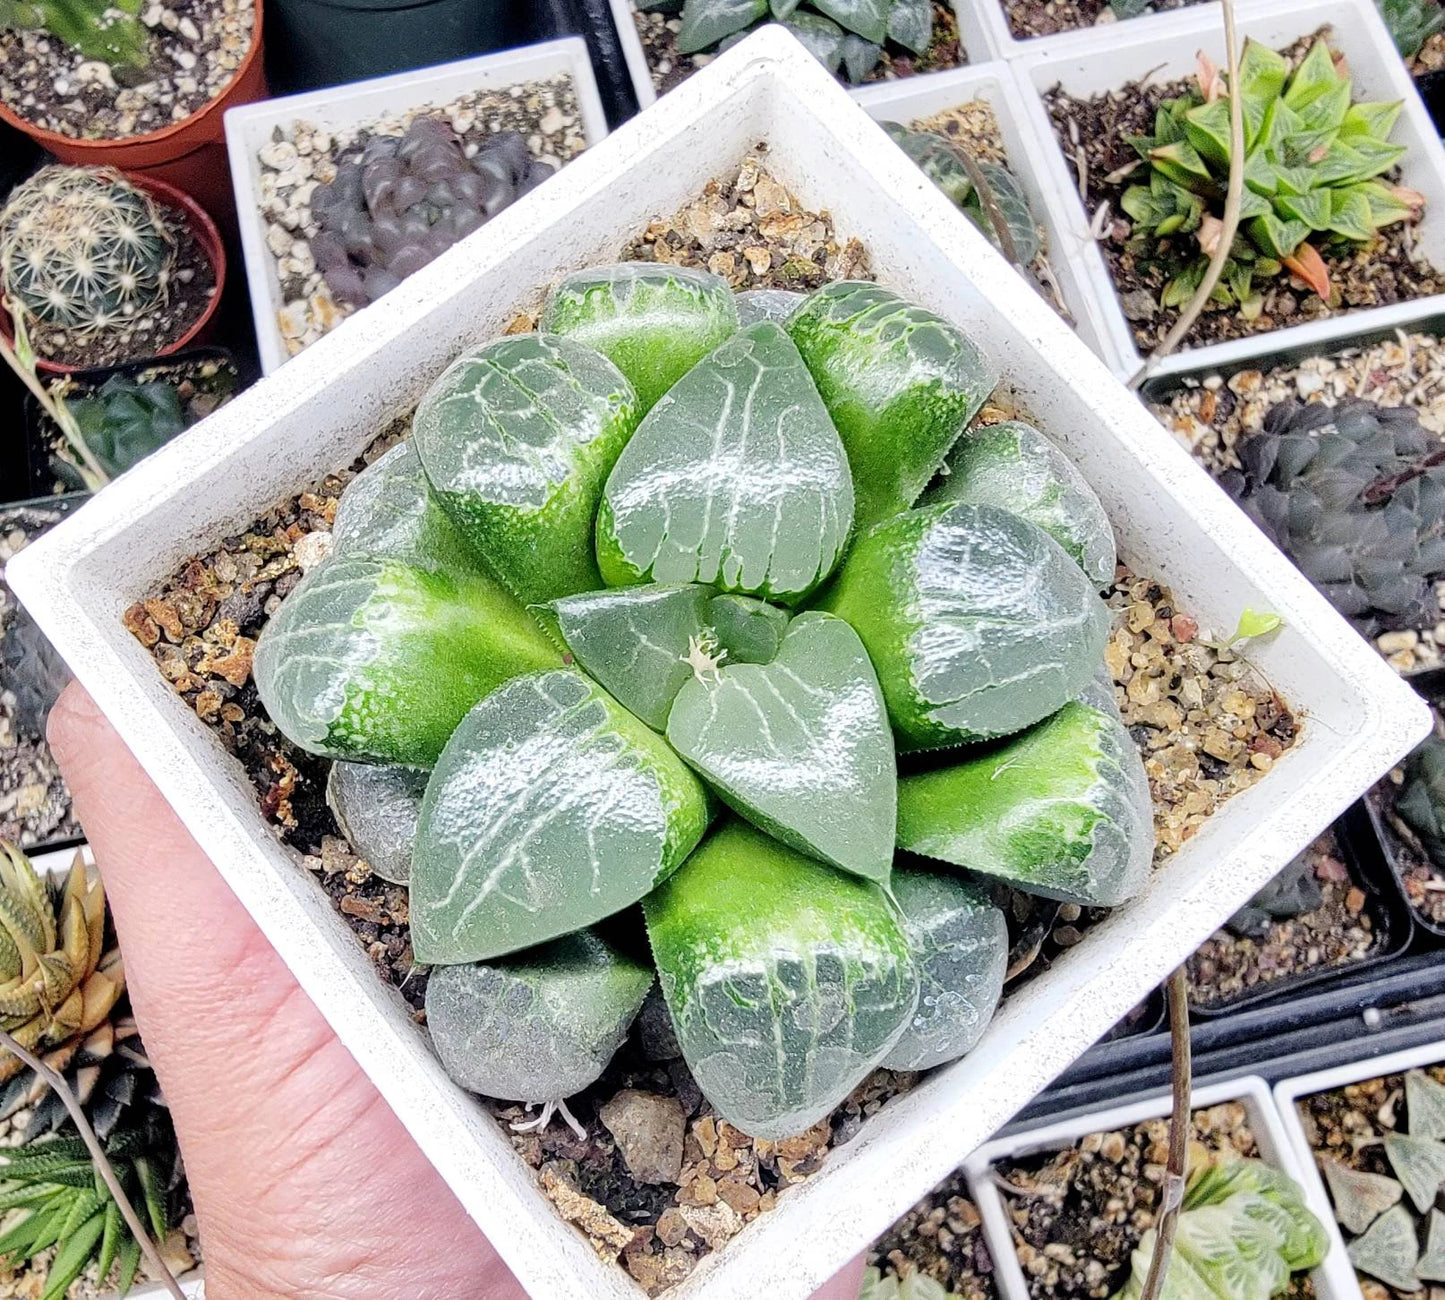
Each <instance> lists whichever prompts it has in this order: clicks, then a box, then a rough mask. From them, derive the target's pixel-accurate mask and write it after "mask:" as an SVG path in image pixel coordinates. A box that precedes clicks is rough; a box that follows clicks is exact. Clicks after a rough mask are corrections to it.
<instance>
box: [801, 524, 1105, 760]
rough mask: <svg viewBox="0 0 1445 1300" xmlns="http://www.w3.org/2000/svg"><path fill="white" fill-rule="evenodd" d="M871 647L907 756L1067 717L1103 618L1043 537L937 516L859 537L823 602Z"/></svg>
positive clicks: (1076, 571) (1093, 596) (1087, 588)
mask: <svg viewBox="0 0 1445 1300" xmlns="http://www.w3.org/2000/svg"><path fill="white" fill-rule="evenodd" d="M823 604H824V606H825V607H826V608H827V609H829V610H830V611H831V612H832V613H834V614H837V615H838V616H839V617H840V618H843V619H845V620H846V621H847V622H849V623H851V624H852V625H853V627H854V628H855V629H856V630H857V632H858V635H859V636H860V637H862V639H863V644H864V645H865V646H866V647H867V648H868V653H869V656H870V657H871V658H872V660H873V666H874V667H875V668H876V669H877V670H878V680H879V681H880V683H881V684H882V686H883V698H884V699H885V700H886V701H887V703H888V716H889V718H890V720H891V721H892V723H893V726H894V729H895V731H897V732H898V734H899V737H900V740H901V742H902V744H903V746H904V747H905V748H914V749H925V748H935V747H938V746H941V745H954V744H958V743H960V742H962V741H966V740H976V739H981V738H986V737H990V736H1005V735H1009V734H1011V733H1013V732H1016V731H1021V730H1022V729H1023V728H1025V727H1027V726H1030V725H1031V724H1033V723H1035V722H1038V721H1040V720H1041V719H1042V718H1044V717H1047V716H1048V715H1049V714H1051V713H1053V712H1055V711H1056V710H1058V709H1060V708H1062V707H1063V705H1064V704H1065V703H1067V702H1068V701H1069V700H1071V699H1072V698H1073V697H1074V696H1075V695H1077V694H1078V693H1079V691H1080V690H1082V689H1083V688H1084V686H1085V685H1086V684H1087V683H1088V681H1089V679H1090V678H1091V677H1092V676H1093V674H1094V670H1095V668H1096V667H1097V666H1098V664H1099V663H1100V661H1101V660H1102V658H1103V654H1104V642H1105V640H1106V639H1107V637H1108V634H1109V614H1108V610H1107V609H1106V608H1105V607H1104V603H1103V602H1102V601H1101V600H1100V599H1099V597H1098V595H1097V593H1096V592H1095V591H1094V590H1093V588H1092V587H1091V585H1090V582H1089V579H1088V578H1086V577H1085V576H1084V573H1083V570H1082V569H1080V568H1079V566H1078V565H1077V564H1075V563H1074V561H1073V559H1072V558H1071V557H1070V556H1069V553H1068V552H1067V551H1065V550H1064V548H1063V547H1062V546H1060V545H1059V544H1058V543H1057V542H1056V541H1054V539H1053V538H1052V537H1050V536H1049V535H1048V534H1047V533H1045V532H1044V531H1043V529H1041V528H1039V527H1037V526H1036V525H1035V524H1031V523H1029V522H1028V520H1026V519H1020V518H1019V517H1018V516H1017V515H1012V514H1009V513H1008V512H1006V511H1003V510H1000V509H998V508H997V507H996V506H974V505H935V506H926V507H922V508H920V509H917V510H910V511H907V512H906V513H904V514H900V515H896V516H895V517H894V518H892V519H890V520H888V521H887V522H885V523H882V524H879V525H878V526H877V527H875V528H874V529H872V531H871V532H868V533H865V534H864V535H863V536H862V537H861V538H859V539H858V541H857V542H855V543H854V545H853V549H852V550H851V551H850V552H849V555H848V559H847V561H846V563H845V564H844V565H843V568H842V570H841V572H840V573H839V576H838V579H837V581H836V582H835V583H834V584H833V585H832V587H831V588H830V589H829V591H828V593H827V595H826V596H825V598H824V601H823Z"/></svg>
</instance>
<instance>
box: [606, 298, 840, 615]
mask: <svg viewBox="0 0 1445 1300" xmlns="http://www.w3.org/2000/svg"><path fill="white" fill-rule="evenodd" d="M852 521H853V482H852V479H851V478H850V476H849V472H848V457H847V455H846V454H845V453H844V450H843V444H842V443H841V442H840V441H839V438H838V434H837V432H836V430H835V429H834V428H833V425H832V423H831V422H830V421H829V419H828V412H827V410H826V409H824V406H823V403H822V401H821V400H820V399H819V397H818V392H817V389H816V388H814V387H813V382H812V380H811V379H810V378H809V375H808V371H807V370H806V369H805V368H804V366H803V362H802V359H801V358H800V357H799V355H798V350H797V348H795V347H794V346H793V344H792V343H791V341H790V340H789V338H788V336H787V334H786V333H785V332H784V331H783V330H782V329H781V328H780V327H779V326H777V325H774V324H772V323H771V322H769V321H763V322H760V323H759V324H757V325H752V326H749V327H748V328H747V329H745V330H743V331H741V332H740V333H738V334H736V335H734V336H733V337H732V338H731V339H729V340H728V341H727V342H726V343H724V344H723V345H722V346H721V347H719V348H717V349H716V350H715V351H713V352H711V353H710V354H709V355H708V356H707V357H706V358H705V359H704V360H702V361H701V362H699V363H698V364H697V365H696V366H695V367H693V369H692V370H690V371H689V372H688V373H687V374H686V375H684V376H683V377H682V378H681V379H680V380H678V382H677V383H676V384H675V385H674V386H673V387H672V389H671V390H670V391H669V392H668V394H667V396H666V397H664V398H663V399H662V400H661V401H660V402H658V404H657V405H656V406H655V407H653V409H652V410H651V411H650V412H649V413H648V415H647V417H646V418H645V419H644V420H643V421H642V423H641V424H640V425H639V426H638V428H637V432H636V433H635V434H634V435H633V438H632V441H631V442H630V443H628V445H627V448H626V450H625V451H623V453H622V455H621V456H620V457H619V458H618V460H617V464H616V465H615V466H614V467H613V470H612V474H611V476H610V477H609V478H608V480H607V488H606V491H605V492H604V494H603V498H602V506H601V509H600V510H599V512H598V515H597V555H598V561H599V564H600V566H601V569H602V576H603V578H604V579H606V581H607V582H608V583H609V584H610V585H612V586H626V585H628V584H631V583H635V582H643V581H647V580H649V579H650V580H652V581H654V582H705V583H713V584H714V585H716V586H719V587H722V588H724V589H726V590H729V591H741V592H745V593H749V594H754V595H760V596H765V597H767V598H768V599H771V600H778V601H781V602H783V603H785V604H790V603H796V602H797V601H799V600H801V599H802V598H803V597H804V596H806V595H807V594H808V593H809V592H811V591H812V590H813V588H815V587H816V586H817V585H818V584H819V583H820V582H821V581H822V580H823V579H824V578H826V577H827V576H828V574H829V573H830V572H831V571H832V569H833V566H834V564H835V563H836V562H837V560H838V557H839V556H840V555H841V554H842V551H843V547H844V545H845V544H846V542H847V539H848V530H849V526H850V525H851V524H852Z"/></svg>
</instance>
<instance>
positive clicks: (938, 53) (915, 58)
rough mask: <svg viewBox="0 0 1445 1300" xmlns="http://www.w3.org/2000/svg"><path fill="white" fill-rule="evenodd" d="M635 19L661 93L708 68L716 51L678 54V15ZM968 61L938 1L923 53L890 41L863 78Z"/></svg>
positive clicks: (638, 13)
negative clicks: (875, 63) (876, 64)
mask: <svg viewBox="0 0 1445 1300" xmlns="http://www.w3.org/2000/svg"><path fill="white" fill-rule="evenodd" d="M632 20H633V22H634V23H636V25H637V35H638V38H639V39H640V40H641V41H642V52H643V54H645V55H646V56H647V67H648V71H649V72H651V73H652V87H653V89H654V90H655V91H657V93H658V94H659V95H665V94H667V92H668V91H669V90H673V89H675V88H676V87H678V86H680V85H682V83H683V82H684V81H686V80H687V79H688V78H689V77H690V76H692V74H693V73H694V72H696V71H697V70H698V69H699V68H703V67H706V66H707V65H708V64H709V63H711V62H712V61H713V59H715V58H716V57H717V56H716V54H679V53H678V52H677V33H678V30H679V28H680V27H681V21H680V20H679V19H678V17H677V15H676V14H661V13H652V12H650V11H648V10H645V9H639V8H638V7H637V6H636V5H634V6H633V10H632ZM967 62H968V57H967V55H966V54H965V53H964V51H963V46H962V45H961V44H960V43H959V39H958V18H957V16H956V15H955V14H954V12H953V6H952V5H951V4H944V3H940V0H935V2H934V5H933V43H932V44H931V45H929V47H928V49H927V50H926V51H925V52H924V53H923V54H922V55H917V54H914V53H913V52H912V51H911V50H907V49H904V47H903V46H901V45H895V44H893V43H892V42H889V43H888V44H887V45H885V46H884V47H883V55H882V57H881V58H880V59H879V61H878V66H877V67H876V68H874V69H873V71H872V72H870V73H869V74H868V75H867V76H866V77H864V78H863V84H865V85H866V84H867V83H869V82H874V81H896V80H897V79H898V78H899V77H912V76H914V75H915V74H917V73H920V72H943V71H945V70H946V69H948V68H957V67H961V66H962V65H963V64H965V63H967Z"/></svg>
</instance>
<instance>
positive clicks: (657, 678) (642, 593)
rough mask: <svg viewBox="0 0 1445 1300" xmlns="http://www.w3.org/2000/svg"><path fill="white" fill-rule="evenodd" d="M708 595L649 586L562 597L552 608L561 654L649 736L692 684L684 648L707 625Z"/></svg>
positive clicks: (688, 587)
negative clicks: (562, 644) (569, 655)
mask: <svg viewBox="0 0 1445 1300" xmlns="http://www.w3.org/2000/svg"><path fill="white" fill-rule="evenodd" d="M712 595H713V593H712V589H711V588H710V587H704V586H701V585H700V584H698V583H688V584H685V585H682V586H676V587H670V586H663V585H661V584H658V583H649V584H647V585H646V586H642V587H623V588H621V589H619V590H615V591H593V592H584V593H582V594H580V595H576V596H566V597H564V598H563V599H561V600H559V601H557V602H555V603H554V605H553V606H552V608H553V610H554V612H555V613H556V615H557V620H558V625H559V628H560V631H561V634H562V638H563V640H564V641H566V643H567V648H568V649H569V650H570V651H572V653H573V654H574V655H576V656H577V662H578V663H579V664H581V665H582V667H583V668H585V669H586V670H587V671H588V672H589V673H590V674H591V675H592V676H593V677H595V678H596V679H597V680H598V681H599V682H601V683H602V685H603V686H604V687H606V689H607V690H608V691H610V692H611V693H612V695H613V698H615V699H616V700H617V702H618V703H619V704H621V705H622V706H623V707H624V708H627V709H630V710H631V711H632V712H633V713H635V714H636V715H637V716H638V717H639V718H641V719H642V720H643V721H644V722H645V723H647V725H648V726H649V727H651V728H652V729H653V730H654V731H662V730H664V729H665V728H666V727H667V715H668V712H669V710H670V709H671V708H672V702H673V700H674V699H676V698H677V693H678V691H680V690H681V689H682V685H683V683H684V682H686V681H687V680H688V679H689V678H690V677H691V676H692V669H691V667H689V665H688V663H687V651H688V646H689V645H690V644H692V643H693V642H694V641H696V640H697V639H698V638H700V637H701V636H702V634H703V630H704V629H705V628H706V627H707V626H708V625H709V621H710V618H709V612H708V608H709V603H710V601H711V599H712Z"/></svg>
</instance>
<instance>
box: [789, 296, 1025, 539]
mask: <svg viewBox="0 0 1445 1300" xmlns="http://www.w3.org/2000/svg"><path fill="white" fill-rule="evenodd" d="M788 332H789V334H791V335H792V338H793V342H794V343H796V344H797V345H798V349H799V350H800V351H801V352H802V354H803V360H804V362H805V363H806V364H807V367H808V370H809V371H810V372H811V374H812V376H813V379H814V382H816V384H817V385H818V391H819V393H820V394H821V395H822V398H823V402H824V404H825V405H826V406H827V408H828V411H829V413H830V414H831V415H832V417H833V423H834V424H835V425H836V426H837V428H838V432H839V434H840V435H841V436H842V439H843V445H844V446H845V447H846V448H847V451H848V463H849V464H850V465H851V466H852V468H853V482H854V486H855V488H856V491H857V495H858V501H857V507H856V509H855V512H854V513H855V516H856V520H857V525H858V528H859V530H860V531H861V530H864V529H867V528H869V527H871V526H872V525H873V524H876V523H878V522H879V521H880V520H882V519H887V518H888V517H889V516H890V515H894V514H896V513H897V512H898V511H900V510H905V509H907V508H908V507H909V506H911V505H912V504H913V503H914V502H915V501H917V500H918V496H919V494H920V493H921V492H922V491H923V489H924V488H925V487H927V486H928V481H929V480H930V479H931V478H932V477H933V476H934V474H935V473H936V472H937V470H938V468H939V466H940V465H941V464H942V463H943V458H944V457H945V456H946V455H947V454H948V449H949V448H950V447H952V446H953V444H954V442H955V440H956V439H957V438H958V436H959V434H961V433H962V432H963V430H964V427H965V426H966V425H967V424H968V422H969V421H970V420H971V419H973V417H974V416H975V415H976V414H977V413H978V410H979V408H980V407H981V406H982V405H983V402H984V399H985V398H986V397H987V396H988V395H989V393H990V392H991V391H992V390H993V388H994V385H995V384H997V383H998V371H997V369H996V368H995V367H994V366H993V364H992V363H991V362H990V361H989V360H988V358H987V357H985V356H984V355H983V353H982V352H980V351H979V349H978V348H977V347H975V346H974V344H973V342H972V340H971V339H969V337H968V336H967V335H966V334H965V333H964V332H963V331H962V330H960V329H959V328H958V327H957V326H955V325H952V324H950V323H949V322H948V321H946V320H944V319H943V318H942V317H941V316H935V315H934V314H933V313H932V312H931V311H926V310H925V309H924V308H922V307H917V306H914V305H913V304H912V303H908V302H905V301H904V300H903V299H902V298H899V297H898V296H897V295H896V294H893V293H890V292H889V291H888V290H887V289H884V288H882V287H881V286H880V285H876V284H870V283H865V282H863V281H857V280H839V281H837V282H836V283H833V284H829V285H825V286H824V287H823V288H822V289H819V290H818V292H817V293H815V294H813V295H812V297H811V298H809V299H808V301H807V302H806V303H804V304H803V306H802V307H800V308H799V309H798V311H797V313H796V314H795V315H794V316H793V318H792V319H791V320H790V321H789V322H788Z"/></svg>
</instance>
